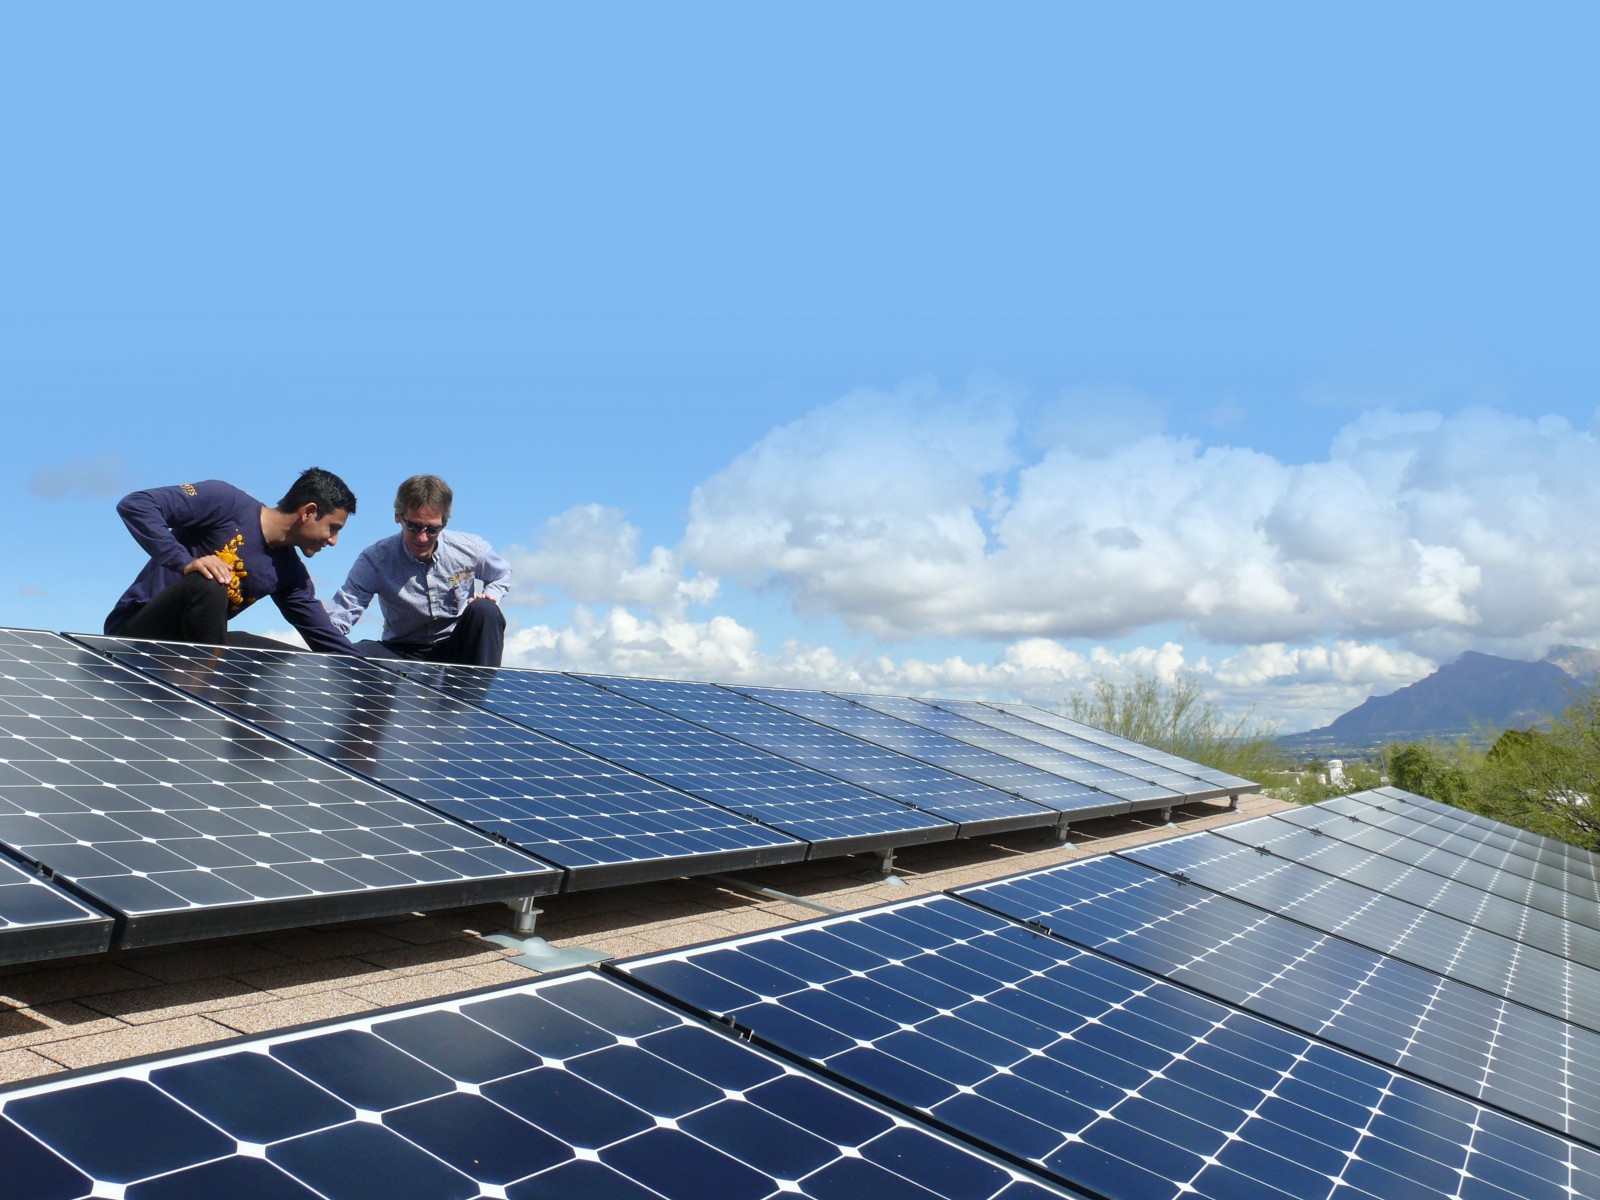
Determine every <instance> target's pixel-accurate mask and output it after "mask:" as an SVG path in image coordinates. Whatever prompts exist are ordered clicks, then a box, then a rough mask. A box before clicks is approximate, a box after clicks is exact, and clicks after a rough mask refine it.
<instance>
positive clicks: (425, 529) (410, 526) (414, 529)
mask: <svg viewBox="0 0 1600 1200" xmlns="http://www.w3.org/2000/svg"><path fill="white" fill-rule="evenodd" d="M404 524H405V527H406V531H407V532H408V533H425V534H427V535H428V536H429V537H438V536H439V535H440V534H441V533H443V532H444V522H443V521H440V522H439V523H438V524H437V525H429V524H428V523H427V522H426V521H410V520H408V521H405V522H404Z"/></svg>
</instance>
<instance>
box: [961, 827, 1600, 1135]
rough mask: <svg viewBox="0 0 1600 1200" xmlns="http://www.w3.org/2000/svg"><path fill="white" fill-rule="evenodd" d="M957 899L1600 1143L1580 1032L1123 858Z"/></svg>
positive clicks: (1592, 1076)
mask: <svg viewBox="0 0 1600 1200" xmlns="http://www.w3.org/2000/svg"><path fill="white" fill-rule="evenodd" d="M956 894H957V895H959V896H960V897H961V898H962V899H965V900H969V901H971V902H973V903H975V904H981V905H983V906H985V907H986V908H989V909H992V910H993V911H995V912H998V913H1000V914H1002V915H1004V916H1008V917H1012V918H1015V919H1016V920H1019V921H1026V922H1031V923H1035V924H1038V925H1043V926H1044V927H1046V928H1048V929H1049V930H1050V931H1051V932H1052V933H1054V934H1056V935H1057V936H1058V937H1062V938H1065V939H1067V940H1069V941H1072V942H1074V943H1077V944H1079V945H1082V946H1087V947H1089V948H1090V949H1094V950H1098V951H1100V952H1101V953H1103V954H1108V955H1110V956H1111V957H1113V958H1116V959H1117V960H1119V961H1121V962H1125V963H1127V964H1129V965H1130V966H1135V967H1139V968H1141V969H1144V970H1147V971H1150V972H1152V973H1153V974H1157V975H1160V976H1162V977H1164V978H1167V979H1171V980H1173V981H1174V982H1177V983H1182V984H1185V985H1187V986H1189V987H1192V988H1195V989H1196V990H1198V991H1202V992H1204V993H1205V994H1207V995H1209V996H1213V997H1215V998H1216V999H1218V1000H1223V1001H1226V1002H1228V1003H1230V1004H1234V1005H1237V1006H1239V1007H1240V1008H1243V1009H1245V1010H1246V1011H1249V1012H1252V1013H1256V1014H1258V1015H1260V1016H1264V1017H1269V1018H1271V1019H1273V1020H1276V1021H1280V1022H1282V1023H1283V1024H1285V1025H1288V1026H1290V1027H1291V1028H1294V1029H1297V1030H1299V1031H1300V1032H1302V1033H1305V1034H1308V1035H1310V1036H1312V1037H1316V1038H1319V1039H1321V1040H1323V1041H1326V1042H1330V1043H1332V1044H1334V1045H1337V1046H1341V1047H1343V1048H1344V1049H1346V1050H1351V1051H1353V1052H1355V1053H1358V1054H1362V1055H1365V1056H1367V1057H1368V1058H1372V1059H1374V1060H1376V1061H1378V1062H1382V1063H1384V1064H1386V1065H1388V1066H1392V1067H1396V1068H1398V1069H1400V1070H1403V1071H1405V1072H1407V1073H1408V1074H1410V1075H1413V1076H1416V1077H1417V1078H1420V1079H1424V1080H1427V1081H1428V1082H1430V1083H1435V1084H1438V1085H1439V1086H1441V1087H1446V1088H1450V1089H1451V1090H1453V1091H1456V1092H1459V1093H1461V1094H1463V1095H1466V1096H1470V1097H1472V1098H1474V1099H1478V1100H1483V1101H1485V1102H1486V1103H1489V1104H1493V1105H1495V1106H1496V1107H1498V1108H1501V1109H1504V1110H1505V1111H1507V1112H1510V1113H1513V1114H1515V1115H1517V1116H1520V1117H1524V1118H1526V1119H1528V1120H1530V1121H1535V1122H1537V1123H1539V1124H1541V1125H1544V1126H1545V1127H1547V1128H1550V1129H1553V1130H1556V1131H1558V1132H1560V1133H1564V1134H1566V1135H1568V1136H1571V1137H1577V1138H1580V1139H1581V1140H1583V1141H1584V1142H1586V1143H1588V1144H1589V1145H1590V1146H1591V1147H1600V1112H1597V1111H1596V1110H1595V1107H1594V1105H1593V1104H1592V1103H1591V1098H1592V1097H1593V1096H1595V1095H1600V1034H1596V1033H1593V1032H1591V1031H1589V1030H1586V1029H1583V1028H1582V1027H1580V1026H1577V1025H1572V1024H1569V1023H1568V1022H1566V1021H1562V1020H1558V1019H1557V1018H1555V1017H1551V1016H1548V1015H1547V1014H1544V1013H1540V1012H1536V1011H1534V1010H1532V1009H1529V1008H1524V1007H1522V1006H1521V1005H1517V1004H1513V1003H1511V1002H1509V1001H1507V1000H1504V999H1501V998H1499V997H1496V996H1491V995H1489V994H1488V993H1487V992H1483V991H1480V990H1478V989H1477V988H1473V987H1468V986H1466V985H1464V984H1461V983H1457V982H1455V981H1453V980H1449V979H1445V978H1444V977H1442V976H1440V975H1437V974H1435V973H1434V972H1431V971H1426V970H1423V969H1422V968H1420V967H1416V966H1412V965H1411V964H1409V963H1405V962H1402V961H1400V960H1399V959H1395V958H1389V957H1387V956H1385V955H1382V954H1379V953H1377V952H1376V951H1373V950H1370V949H1367V948H1365V947H1362V946H1359V945H1357V944H1355V943H1354V942H1349V941H1346V940H1344V939H1343V938H1339V937H1335V936H1333V935H1331V934H1326V933H1320V932H1318V931H1316V930H1313V929H1310V928H1307V927H1306V926H1303V925H1300V924H1298V923H1296V922H1294V921H1290V920H1286V919H1284V918H1282V917H1278V916H1275V915H1273V914H1271V913H1267V912H1262V911H1261V910H1260V909H1256V908H1253V907H1251V906H1250V905H1247V904H1244V903H1241V902H1240V901H1238V900H1234V899H1231V898H1230V897H1227V896H1224V895H1221V894H1219V893H1216V892H1212V891H1209V890H1207V889H1206V888H1202V887H1194V886H1190V885H1185V884H1182V883H1179V882H1177V881H1176V880H1173V879H1172V878H1170V877H1169V876H1166V875H1163V874H1161V873H1160V872H1157V871H1152V870H1150V869H1149V868H1147V867H1144V866H1141V865H1139V864H1138V863H1134V862H1130V861H1128V860H1126V859H1123V858H1118V857H1115V856H1111V855H1103V856H1100V857H1097V858H1092V859H1086V860H1084V861H1081V862H1076V863H1069V864H1066V865H1063V866H1059V867H1052V868H1049V869H1047V870H1044V871H1037V872H1033V873H1031V874H1028V875H1021V876H1013V877H1011V878H1009V879H1001V880H995V881H993V882H989V883H983V884H976V885H973V886H971V887H966V888H961V889H959V890H958V892H957V893H956ZM1556 1064H1559V1065H1560V1069H1559V1070H1557V1069H1553V1068H1554V1067H1555V1065H1556Z"/></svg>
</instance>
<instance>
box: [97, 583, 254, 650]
mask: <svg viewBox="0 0 1600 1200" xmlns="http://www.w3.org/2000/svg"><path fill="white" fill-rule="evenodd" d="M116 632H117V636H118V637H130V638H154V639H156V640H157V641H163V642H199V643H201V644H202V645H206V646H220V645H222V644H223V643H224V642H226V641H227V639H228V589H227V587H226V586H224V585H223V584H220V583H218V582H217V581H216V580H215V579H207V578H206V577H205V576H204V575H202V574H200V573H199V572H198V571H195V572H191V573H190V574H188V575H185V576H184V577H183V578H182V579H180V580H178V581H177V582H176V583H169V584H168V585H167V586H166V587H164V588H162V589H161V590H160V591H159V592H157V593H156V594H155V595H154V596H153V597H151V599H150V600H149V601H147V602H146V603H145V605H144V607H142V608H140V609H138V610H136V611H135V612H134V614H133V616H131V617H129V618H128V619H127V620H126V621H124V622H123V623H122V627H121V628H120V629H118V630H117V631H116Z"/></svg>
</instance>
